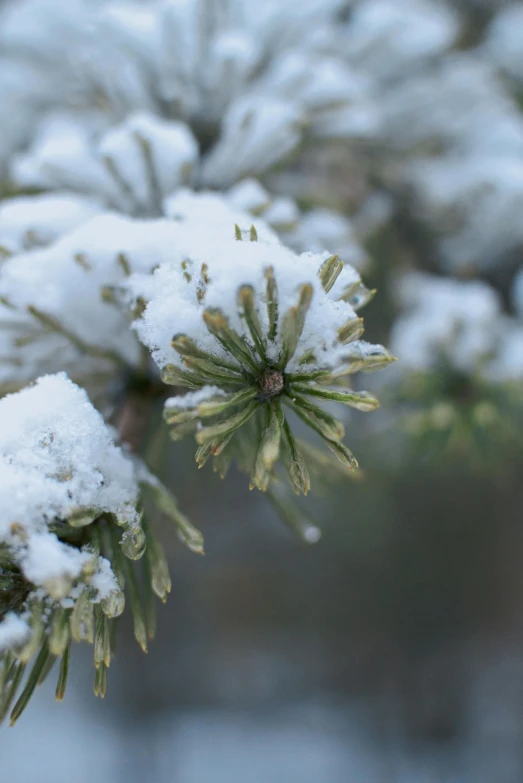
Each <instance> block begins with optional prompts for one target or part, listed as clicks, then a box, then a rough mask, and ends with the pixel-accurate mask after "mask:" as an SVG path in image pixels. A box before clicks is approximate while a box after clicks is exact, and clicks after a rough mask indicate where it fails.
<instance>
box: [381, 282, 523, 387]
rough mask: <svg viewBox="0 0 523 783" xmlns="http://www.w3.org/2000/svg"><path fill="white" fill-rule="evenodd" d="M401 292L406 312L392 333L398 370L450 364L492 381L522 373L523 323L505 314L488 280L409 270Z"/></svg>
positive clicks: (456, 368)
mask: <svg viewBox="0 0 523 783" xmlns="http://www.w3.org/2000/svg"><path fill="white" fill-rule="evenodd" d="M399 295H400V302H401V304H402V306H403V308H404V310H405V312H404V314H403V315H402V316H400V317H399V318H398V319H397V320H396V323H395V324H394V327H393V330H392V336H391V347H392V350H393V351H394V352H395V353H396V355H397V356H398V358H399V359H400V360H401V361H400V364H399V365H398V371H399V372H402V373H406V372H408V371H409V370H415V371H422V372H423V371H431V370H436V369H438V368H441V367H445V366H446V365H449V366H450V368H452V369H453V370H455V371H458V372H461V373H463V374H465V375H468V374H470V375H473V374H474V373H477V372H480V373H483V374H485V375H486V376H488V377H489V378H490V380H492V381H494V382H501V381H503V380H505V379H511V378H517V377H519V378H521V377H523V353H522V347H521V346H522V335H523V330H522V327H521V325H518V324H517V322H516V321H515V319H510V318H508V317H507V316H503V315H502V308H501V301H500V299H499V297H498V295H497V294H496V292H495V291H494V289H492V288H491V287H490V286H488V285H487V284H486V283H483V282H480V281H470V282H458V281H456V280H450V279H446V278H441V277H431V276H429V275H423V274H420V273H411V274H409V275H407V276H406V277H405V278H403V280H402V281H401V285H400V290H399Z"/></svg>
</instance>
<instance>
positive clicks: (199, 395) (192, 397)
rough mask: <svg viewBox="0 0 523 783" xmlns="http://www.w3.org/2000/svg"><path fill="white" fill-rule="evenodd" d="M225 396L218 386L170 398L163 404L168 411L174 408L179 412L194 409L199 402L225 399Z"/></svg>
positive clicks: (206, 387)
mask: <svg viewBox="0 0 523 783" xmlns="http://www.w3.org/2000/svg"><path fill="white" fill-rule="evenodd" d="M225 396H227V395H226V394H225V392H224V391H223V389H220V388H219V387H218V386H204V387H203V388H202V389H197V390H196V391H193V392H187V394H183V395H181V396H178V397H170V398H169V399H168V400H166V402H165V407H166V408H167V409H169V410H173V409H174V408H180V410H184V409H189V408H195V407H196V406H197V405H199V404H200V403H201V402H205V401H206V400H209V399H212V398H213V397H225Z"/></svg>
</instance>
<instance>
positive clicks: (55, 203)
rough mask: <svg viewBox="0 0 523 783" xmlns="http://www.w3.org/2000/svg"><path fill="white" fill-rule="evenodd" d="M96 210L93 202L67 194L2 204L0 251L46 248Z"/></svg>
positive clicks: (5, 252)
mask: <svg viewBox="0 0 523 783" xmlns="http://www.w3.org/2000/svg"><path fill="white" fill-rule="evenodd" d="M100 211H101V207H100V205H99V204H97V203H96V202H95V201H92V200H90V199H87V198H83V197H82V196H76V195H72V194H69V193H56V194H49V195H41V196H20V197H18V198H13V199H10V200H9V201H4V202H2V203H0V247H1V250H0V252H1V253H2V254H3V255H11V254H13V253H20V252H22V251H24V250H29V249H31V248H34V247H39V246H42V245H48V244H50V243H51V242H53V241H54V240H56V239H58V238H59V237H60V236H61V235H62V234H65V233H66V232H68V231H72V230H73V229H75V228H77V227H78V226H80V225H81V224H82V223H85V222H87V220H89V219H90V218H92V217H94V216H95V215H96V214H98V213H99V212H100Z"/></svg>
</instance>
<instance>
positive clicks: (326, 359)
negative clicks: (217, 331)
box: [130, 236, 361, 370]
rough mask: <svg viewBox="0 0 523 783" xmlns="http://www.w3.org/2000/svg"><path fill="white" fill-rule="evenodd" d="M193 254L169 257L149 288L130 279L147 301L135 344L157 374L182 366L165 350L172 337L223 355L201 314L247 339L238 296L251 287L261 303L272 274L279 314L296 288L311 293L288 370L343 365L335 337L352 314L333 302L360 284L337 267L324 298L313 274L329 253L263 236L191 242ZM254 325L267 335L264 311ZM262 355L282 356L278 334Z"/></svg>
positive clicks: (169, 349)
mask: <svg viewBox="0 0 523 783" xmlns="http://www.w3.org/2000/svg"><path fill="white" fill-rule="evenodd" d="M193 247H194V248H195V250H194V251H193V252H191V253H190V254H189V255H187V254H186V250H185V248H183V249H180V251H179V252H178V253H176V252H173V253H172V254H171V259H170V262H169V263H168V264H165V265H163V266H161V267H160V268H159V269H157V270H156V272H155V273H154V277H153V280H152V283H151V282H150V280H149V278H147V279H146V280H145V281H143V279H142V278H141V277H140V276H133V277H131V279H130V286H131V289H132V290H133V291H134V292H135V294H142V288H141V286H142V284H143V285H144V291H143V293H144V294H145V296H146V298H148V300H149V302H148V305H147V308H146V310H145V312H144V314H143V316H142V318H141V319H140V320H138V321H137V323H136V328H137V331H138V334H139V336H140V338H141V339H142V340H143V341H144V342H145V343H146V344H147V345H148V346H149V347H150V348H151V349H152V350H153V352H154V354H153V355H154V358H155V360H156V361H157V363H158V364H159V366H160V367H164V366H165V365H166V364H168V363H173V362H174V363H177V364H179V365H180V366H181V362H182V360H181V358H180V356H179V355H178V354H177V353H176V351H175V350H174V349H173V348H172V346H171V340H172V336H173V334H178V333H181V332H184V333H187V334H188V335H190V336H191V338H192V339H194V340H195V341H196V342H198V344H200V345H201V346H202V347H203V348H204V349H205V350H210V351H211V352H216V354H217V355H218V356H221V357H224V356H225V354H224V351H223V350H222V349H221V348H220V347H219V345H216V344H215V341H214V339H213V337H212V335H210V334H209V332H208V331H207V328H206V326H205V322H204V320H203V318H202V314H203V312H204V310H205V309H208V308H220V309H221V310H223V311H224V312H225V313H226V314H227V315H228V316H229V317H230V322H231V326H232V327H233V328H234V329H235V330H236V331H237V332H238V333H240V334H241V335H243V337H244V339H248V340H250V337H249V332H248V329H247V327H246V324H245V322H244V320H243V319H242V317H241V315H240V312H239V311H238V304H237V295H238V289H239V288H241V287H242V286H251V287H252V288H253V289H254V292H255V295H256V296H257V297H260V298H261V299H262V300H263V301H265V299H266V284H267V275H266V272H267V269H269V268H272V269H273V272H274V278H275V282H276V285H277V289H278V302H279V307H280V313H281V314H283V313H285V312H286V311H287V310H288V309H289V308H291V307H293V306H294V305H295V304H296V296H297V291H298V290H299V288H300V286H301V285H304V284H307V285H311V286H312V300H311V305H310V310H309V312H308V315H307V319H306V323H305V325H304V329H303V333H302V334H301V336H300V340H299V342H298V345H297V348H296V355H295V357H294V358H292V359H291V365H290V366H291V367H296V366H298V363H299V362H300V359H301V357H303V356H305V355H308V354H309V353H310V354H313V355H314V359H313V360H312V361H311V362H307V364H314V365H315V366H317V367H321V368H329V369H332V370H335V369H336V368H337V367H338V366H339V365H341V364H342V363H343V358H344V356H345V355H346V353H347V348H346V347H344V346H343V344H340V342H339V336H338V330H339V328H340V327H341V326H342V325H343V324H344V323H345V322H346V321H348V320H350V319H353V318H355V317H356V313H355V311H354V310H353V308H352V306H351V304H350V303H349V301H343V300H342V299H340V297H342V296H344V294H345V292H346V291H351V290H352V289H353V288H354V289H357V288H358V286H359V285H360V284H361V280H360V278H359V275H358V274H357V273H356V271H355V270H354V269H352V268H351V267H350V266H344V267H343V270H342V271H341V273H340V274H339V276H338V278H337V280H336V282H335V284H334V285H333V287H332V288H331V289H330V290H329V292H328V293H326V292H325V291H324V290H323V288H322V285H321V281H320V278H319V276H318V271H319V269H320V267H321V266H322V264H323V263H324V262H325V261H326V260H327V258H329V253H322V254H314V253H304V254H302V255H297V254H295V253H293V252H292V251H291V250H289V249H287V248H285V247H284V246H283V245H279V244H277V243H276V242H274V241H264V239H263V236H260V237H258V241H252V242H247V241H246V242H241V241H236V240H234V239H230V240H229V241H223V242H222V244H221V245H216V244H215V242H209V241H208V238H207V237H205V239H204V241H203V242H198V241H197V239H196V238H195V241H194V242H193ZM202 268H203V270H204V271H203V272H202ZM189 278H190V279H189ZM206 278H208V280H206ZM260 318H261V327H262V330H263V331H264V332H266V331H268V329H269V322H268V316H267V314H266V312H262V311H261V310H260ZM267 350H268V358H269V359H271V360H273V361H276V359H277V357H278V355H279V353H280V351H281V350H282V344H281V332H280V333H279V334H278V335H277V337H276V338H275V340H274V342H273V344H270V345H269V346H268V348H267Z"/></svg>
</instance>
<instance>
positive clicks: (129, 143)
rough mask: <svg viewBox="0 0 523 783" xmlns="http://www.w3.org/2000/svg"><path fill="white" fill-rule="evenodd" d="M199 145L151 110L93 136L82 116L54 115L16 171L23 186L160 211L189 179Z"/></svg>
mask: <svg viewBox="0 0 523 783" xmlns="http://www.w3.org/2000/svg"><path fill="white" fill-rule="evenodd" d="M197 155H198V149H197V145H196V141H195V140H194V138H193V136H192V134H191V132H190V130H189V129H188V128H187V126H186V125H184V124H183V123H180V122H165V121H163V120H160V119H158V118H156V117H154V116H152V115H150V114H145V113H140V114H132V115H130V116H129V117H128V118H127V119H126V120H125V122H124V123H123V124H122V125H118V126H115V127H114V128H112V129H111V130H109V131H107V132H105V133H102V134H101V135H99V136H96V135H95V136H92V135H91V134H90V133H89V132H88V131H86V129H85V127H84V126H83V125H82V124H81V123H79V122H78V121H76V120H73V119H71V118H68V117H64V116H53V117H50V118H48V119H47V121H46V122H45V124H44V125H43V126H42V128H41V130H40V133H39V135H38V136H37V139H36V141H35V144H34V146H33V148H32V150H31V151H30V153H28V154H25V155H21V156H20V157H18V158H16V159H15V161H14V163H13V167H12V174H13V177H14V179H15V180H16V181H17V182H19V183H20V184H21V185H23V186H31V187H33V186H36V187H42V188H69V189H71V190H76V191H82V192H84V193H87V194H90V195H95V196H96V197H98V198H100V199H102V200H103V201H104V202H105V203H106V204H107V205H108V206H110V207H112V208H114V209H118V210H120V211H122V212H127V213H129V214H135V215H140V216H142V217H144V216H148V215H156V216H159V215H161V213H162V201H163V199H164V198H165V196H167V195H169V194H170V193H171V192H172V191H173V190H175V189H176V188H177V187H179V185H181V184H182V183H183V182H185V181H186V180H187V179H188V176H189V173H190V171H191V169H192V167H193V165H194V163H195V161H196V159H197Z"/></svg>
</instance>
